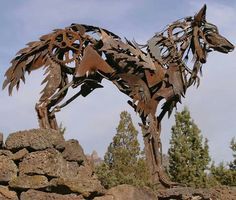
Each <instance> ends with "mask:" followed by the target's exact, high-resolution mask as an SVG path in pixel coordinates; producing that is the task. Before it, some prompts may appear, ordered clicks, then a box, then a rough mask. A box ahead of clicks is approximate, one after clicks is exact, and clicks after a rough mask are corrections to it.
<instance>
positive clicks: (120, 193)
mask: <svg viewBox="0 0 236 200" xmlns="http://www.w3.org/2000/svg"><path fill="white" fill-rule="evenodd" d="M123 199H127V200H157V197H156V195H155V194H154V193H153V192H152V191H151V190H150V189H148V188H138V187H134V186H131V185H119V186H116V187H113V188H111V189H110V190H108V191H107V192H106V195H105V196H102V197H96V198H94V200H123Z"/></svg>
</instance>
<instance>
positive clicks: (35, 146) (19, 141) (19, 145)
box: [5, 129, 65, 151]
mask: <svg viewBox="0 0 236 200" xmlns="http://www.w3.org/2000/svg"><path fill="white" fill-rule="evenodd" d="M64 142H65V140H64V138H63V135H62V134H61V133H60V132H59V131H55V130H51V129H31V130H27V131H19V132H15V133H11V134H10V135H9V136H8V138H7V140H6V143H5V146H6V149H9V150H13V151H16V150H19V149H23V148H27V149H28V150H30V151H32V150H43V149H46V148H52V147H56V146H57V145H59V144H62V143H64Z"/></svg>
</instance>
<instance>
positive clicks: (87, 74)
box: [3, 5, 234, 187]
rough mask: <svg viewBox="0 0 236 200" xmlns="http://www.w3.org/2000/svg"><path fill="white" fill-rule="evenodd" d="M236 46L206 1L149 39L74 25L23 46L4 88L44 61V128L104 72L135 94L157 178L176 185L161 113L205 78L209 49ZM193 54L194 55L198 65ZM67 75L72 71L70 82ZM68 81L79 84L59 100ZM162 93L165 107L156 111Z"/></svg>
mask: <svg viewBox="0 0 236 200" xmlns="http://www.w3.org/2000/svg"><path fill="white" fill-rule="evenodd" d="M233 49H234V46H233V45H232V44H231V43H230V42H229V41H228V40H227V39H226V38H224V37H223V36H221V35H220V34H219V32H218V29H217V27H216V26H215V25H213V24H210V23H208V22H207V21H206V5H204V7H203V8H202V9H201V10H200V11H199V12H198V13H197V14H196V15H195V16H193V17H187V18H184V19H181V20H178V21H176V22H173V23H171V24H170V25H169V26H167V28H166V29H165V30H163V31H162V32H159V33H157V34H155V35H154V36H153V37H152V38H151V39H149V40H148V42H147V44H146V45H138V44H137V43H135V42H130V41H128V40H127V39H126V40H125V41H123V40H121V38H119V37H118V36H117V35H115V34H114V33H112V32H110V31H108V30H105V29H102V28H99V27H94V26H88V25H83V24H72V25H71V26H69V27H66V28H65V29H57V30H54V32H52V33H50V34H47V35H44V36H42V37H41V38H40V40H39V41H36V42H30V43H29V44H28V47H26V48H24V49H22V50H20V51H19V52H18V54H17V56H16V57H15V58H14V59H13V60H12V62H11V63H12V66H11V67H10V68H9V69H8V70H7V72H6V74H5V76H6V80H5V82H4V83H3V88H5V87H6V86H8V90H9V94H10V95H11V93H12V90H13V88H14V87H16V88H17V89H18V88H19V84H20V81H21V80H22V81H23V82H25V77H24V74H25V72H29V73H30V72H31V71H33V70H35V69H38V68H41V67H44V68H45V69H46V71H45V74H47V76H46V78H45V79H44V80H43V83H46V86H45V88H44V89H43V91H42V96H41V97H40V99H39V102H38V103H37V104H36V111H37V114H38V118H39V125H40V127H41V128H52V129H57V128H58V126H57V123H56V118H55V112H58V111H60V110H61V108H62V107H64V106H66V105H67V104H69V103H70V102H72V101H73V100H74V99H76V98H77V97H78V96H80V95H82V96H84V97H85V96H87V95H88V94H90V93H91V92H92V91H93V90H94V89H96V88H100V87H102V85H101V84H100V83H101V81H102V79H104V78H105V79H107V80H110V81H112V82H113V83H114V84H115V85H116V86H117V88H118V89H119V90H120V91H121V92H122V93H124V94H126V95H128V96H129V97H130V98H131V99H132V101H129V102H128V103H129V104H130V105H131V106H132V107H133V108H134V110H135V111H136V112H138V113H139V115H140V117H141V120H142V127H143V131H144V143H145V151H146V157H147V161H148V165H149V167H150V171H151V173H152V179H153V182H156V183H157V182H159V183H161V184H162V185H164V186H166V187H171V186H174V185H175V183H172V182H170V181H169V180H168V178H166V176H165V174H164V172H163V170H162V167H161V156H162V155H161V154H162V147H161V140H160V132H161V130H160V124H161V120H162V118H163V117H164V116H165V114H166V113H167V112H168V114H169V115H170V114H171V112H172V110H173V108H174V107H175V106H176V104H177V103H178V102H181V97H182V96H184V94H185V92H186V90H187V88H188V87H189V86H191V85H193V84H195V83H197V84H199V80H200V79H199V76H198V74H199V72H200V71H201V69H202V64H204V63H205V62H206V58H207V56H206V55H207V54H208V53H209V52H210V51H213V50H215V51H219V52H222V53H228V52H230V51H232V50H233ZM189 57H192V58H193V59H192V60H194V61H195V62H194V63H193V65H192V66H191V63H189V62H188V58H189ZM69 64H70V65H69ZM68 76H72V82H70V83H68ZM69 88H74V89H75V88H79V89H80V90H79V91H78V92H77V93H76V94H75V95H74V96H72V97H71V98H70V99H69V100H67V101H66V102H65V103H63V104H62V105H59V102H60V101H61V100H63V99H64V97H65V96H66V94H67V90H68V89H69ZM162 100H164V104H163V106H162V110H161V112H160V113H156V110H157V106H158V105H159V102H160V101H162Z"/></svg>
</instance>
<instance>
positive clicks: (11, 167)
mask: <svg viewBox="0 0 236 200" xmlns="http://www.w3.org/2000/svg"><path fill="white" fill-rule="evenodd" d="M17 172H18V169H17V166H16V164H15V163H14V162H13V161H12V160H11V159H10V158H9V157H8V156H4V155H0V182H8V181H10V180H12V179H13V178H16V176H17Z"/></svg>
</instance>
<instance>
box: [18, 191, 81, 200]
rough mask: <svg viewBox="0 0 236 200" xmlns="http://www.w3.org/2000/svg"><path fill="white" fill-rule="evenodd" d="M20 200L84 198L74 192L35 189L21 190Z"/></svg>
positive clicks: (74, 199) (70, 199) (78, 199)
mask: <svg viewBox="0 0 236 200" xmlns="http://www.w3.org/2000/svg"><path fill="white" fill-rule="evenodd" d="M20 199H21V200H33V199H35V200H85V199H84V198H83V197H82V196H81V195H76V194H67V195H62V194H56V193H48V192H41V191H37V190H28V191H27V192H22V193H21V196H20Z"/></svg>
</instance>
